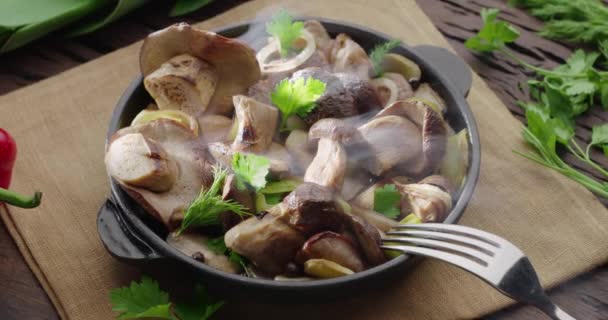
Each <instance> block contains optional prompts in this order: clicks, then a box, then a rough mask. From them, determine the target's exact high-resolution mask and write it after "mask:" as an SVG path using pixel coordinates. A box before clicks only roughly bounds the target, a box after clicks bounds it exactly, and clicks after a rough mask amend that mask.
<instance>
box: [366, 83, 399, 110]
mask: <svg viewBox="0 0 608 320" xmlns="http://www.w3.org/2000/svg"><path fill="white" fill-rule="evenodd" d="M370 82H371V84H372V85H373V86H374V87H375V88H376V91H378V89H380V88H386V89H388V92H389V97H388V100H387V101H386V103H385V104H384V105H383V106H382V108H386V107H387V106H390V105H391V104H393V103H394V102H395V101H397V97H398V95H399V88H397V84H395V81H393V80H391V79H389V78H385V77H380V78H376V79H374V80H372V81H370Z"/></svg>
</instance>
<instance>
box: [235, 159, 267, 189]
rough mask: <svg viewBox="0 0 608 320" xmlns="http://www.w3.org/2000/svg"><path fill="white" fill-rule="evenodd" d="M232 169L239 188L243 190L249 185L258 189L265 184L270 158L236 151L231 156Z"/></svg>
mask: <svg viewBox="0 0 608 320" xmlns="http://www.w3.org/2000/svg"><path fill="white" fill-rule="evenodd" d="M232 171H234V174H235V176H236V180H237V187H238V188H239V189H241V190H245V189H246V188H247V186H251V187H253V189H255V190H256V191H258V190H260V189H262V188H264V187H265V186H266V176H267V175H268V172H269V171H270V160H268V158H266V157H263V156H258V155H255V154H242V153H240V152H237V153H235V154H234V156H233V157H232Z"/></svg>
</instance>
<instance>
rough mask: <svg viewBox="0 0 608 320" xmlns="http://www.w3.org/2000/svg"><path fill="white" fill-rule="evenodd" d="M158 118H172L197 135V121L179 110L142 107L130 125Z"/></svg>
mask: <svg viewBox="0 0 608 320" xmlns="http://www.w3.org/2000/svg"><path fill="white" fill-rule="evenodd" d="M158 119H169V120H173V121H175V122H177V123H179V124H181V125H182V126H184V127H186V128H188V129H190V130H191V131H192V133H193V134H194V135H195V136H196V135H198V128H199V125H198V122H197V121H196V119H194V117H192V116H191V115H189V114H187V113H185V112H182V111H179V110H153V109H144V110H142V111H140V112H139V113H138V114H137V115H136V116H135V118H133V121H131V125H132V126H139V125H143V124H147V123H149V122H151V121H154V120H158Z"/></svg>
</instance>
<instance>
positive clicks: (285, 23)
mask: <svg viewBox="0 0 608 320" xmlns="http://www.w3.org/2000/svg"><path fill="white" fill-rule="evenodd" d="M303 29H304V23H303V22H302V21H297V22H293V18H292V17H291V15H290V14H289V13H288V12H287V11H285V10H283V9H281V10H279V12H277V13H276V14H275V15H274V16H272V20H271V21H270V22H269V23H267V24H266V32H268V34H270V35H272V36H274V37H275V38H276V39H277V40H278V41H279V44H280V45H281V56H282V57H285V56H286V55H287V53H288V52H289V50H290V49H291V48H292V47H293V43H294V42H295V41H296V39H298V38H299V37H300V35H301V34H302V30H303Z"/></svg>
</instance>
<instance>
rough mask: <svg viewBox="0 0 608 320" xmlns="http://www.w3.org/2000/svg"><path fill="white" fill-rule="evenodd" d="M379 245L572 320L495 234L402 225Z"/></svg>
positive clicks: (431, 225)
mask: <svg viewBox="0 0 608 320" xmlns="http://www.w3.org/2000/svg"><path fill="white" fill-rule="evenodd" d="M382 242H383V245H382V246H381V248H382V249H385V250H391V251H398V252H401V253H405V254H412V255H420V256H426V257H431V258H435V259H439V260H442V261H445V262H447V263H450V264H453V265H455V266H457V267H460V268H462V269H464V270H466V271H469V272H470V273H472V274H474V275H475V276H477V277H479V278H480V279H482V280H484V281H485V282H487V283H488V284H490V285H491V286H493V287H494V288H496V289H497V290H499V291H500V292H502V293H503V294H504V295H506V296H508V297H510V298H512V299H514V300H517V301H520V302H525V303H528V304H530V305H533V306H535V307H537V308H538V309H540V310H541V311H543V312H544V313H545V314H547V315H548V316H549V317H551V318H552V319H556V320H573V319H575V318H574V317H572V316H570V315H568V314H567V313H566V312H564V311H563V310H562V309H560V308H559V307H558V306H557V305H555V304H554V303H553V302H551V300H549V297H548V296H547V295H546V294H545V292H544V291H543V288H542V286H541V284H540V282H539V280H538V277H537V275H536V272H535V271H534V268H533V267H532V263H530V260H528V258H527V257H526V256H525V255H524V253H523V252H522V251H521V250H519V249H518V248H517V247H516V246H515V245H513V244H512V243H510V242H509V241H507V240H505V239H503V238H501V237H499V236H496V235H494V234H491V233H488V232H485V231H481V230H477V229H474V228H470V227H465V226H460V225H452V224H441V223H424V224H403V225H397V226H394V227H393V229H392V230H391V231H389V232H387V233H386V237H384V238H382Z"/></svg>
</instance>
